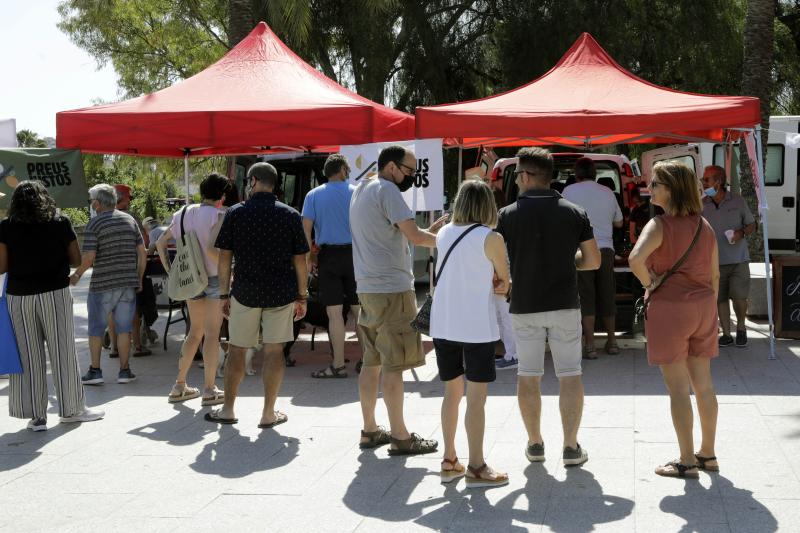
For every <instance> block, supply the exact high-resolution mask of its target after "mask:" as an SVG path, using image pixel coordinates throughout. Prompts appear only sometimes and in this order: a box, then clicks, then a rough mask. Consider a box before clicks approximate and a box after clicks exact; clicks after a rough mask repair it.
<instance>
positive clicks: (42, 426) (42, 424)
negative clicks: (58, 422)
mask: <svg viewBox="0 0 800 533" xmlns="http://www.w3.org/2000/svg"><path fill="white" fill-rule="evenodd" d="M28 429H30V430H31V431H47V419H46V418H32V419H31V420H30V422H28Z"/></svg>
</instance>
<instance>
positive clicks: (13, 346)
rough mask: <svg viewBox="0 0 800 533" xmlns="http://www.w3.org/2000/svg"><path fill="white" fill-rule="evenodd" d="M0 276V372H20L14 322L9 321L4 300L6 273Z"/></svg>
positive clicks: (20, 364) (6, 281)
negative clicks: (0, 283)
mask: <svg viewBox="0 0 800 533" xmlns="http://www.w3.org/2000/svg"><path fill="white" fill-rule="evenodd" d="M0 278H2V285H0V374H22V363H21V362H20V359H19V348H18V347H17V337H16V335H15V334H14V324H13V323H12V322H11V316H10V314H9V312H8V303H7V301H6V286H7V283H8V274H5V275H3V276H0Z"/></svg>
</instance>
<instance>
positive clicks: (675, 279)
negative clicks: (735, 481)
mask: <svg viewBox="0 0 800 533" xmlns="http://www.w3.org/2000/svg"><path fill="white" fill-rule="evenodd" d="M649 187H650V191H651V194H652V202H653V203H654V204H655V205H658V206H661V207H662V208H664V211H665V213H666V214H665V215H661V216H658V217H655V218H653V219H652V220H650V222H648V223H647V225H646V226H645V228H644V230H643V231H642V234H641V236H640V237H639V240H638V241H637V242H636V247H635V248H634V249H633V251H632V252H631V254H630V257H629V258H628V261H629V264H630V267H631V270H632V271H633V273H634V274H635V275H636V277H637V278H639V281H641V282H642V285H643V286H644V287H645V288H646V289H647V296H648V297H649V296H650V295H651V293H652V298H651V299H650V303H649V307H648V310H647V313H646V318H645V333H646V334H647V360H648V362H649V363H650V364H651V365H659V367H660V368H661V373H662V375H663V377H664V383H665V384H666V385H667V390H668V391H669V396H670V408H671V411H672V423H673V425H674V426H675V432H676V433H677V435H678V445H679V447H680V458H679V459H676V460H674V461H670V462H669V463H667V464H665V465H663V466H659V467H658V468H656V474H658V475H661V476H671V477H698V469H704V470H713V471H717V470H719V465H718V464H717V461H716V457H715V455H714V454H715V452H714V439H715V435H716V430H717V396H716V393H715V392H714V384H713V382H712V380H711V359H712V358H714V357H716V356H717V355H719V346H718V343H717V303H716V302H717V291H718V290H719V266H718V265H719V262H718V258H717V242H716V238H715V236H714V230H713V229H712V228H711V226H709V224H708V222H706V221H705V219H703V218H702V217H701V216H700V213H702V211H703V207H702V202H701V200H700V191H699V185H698V181H697V176H695V174H694V172H693V171H692V170H691V169H690V168H689V167H687V166H686V165H684V164H682V163H674V162H669V163H658V164H657V165H656V166H655V167H654V168H653V177H652V179H651V181H650V185H649ZM698 225H700V233H699V235H698V237H697V241H696V242H695V244H694V246H693V247H692V249H691V251H689V253H688V255H687V256H686V260H685V261H684V262H683V264H681V265H680V266H679V268H678V269H677V270H676V272H675V273H674V274H673V275H672V276H670V277H669V278H668V279H666V280H664V274H665V273H666V272H667V271H669V270H670V269H671V268H673V266H674V265H675V264H676V263H677V262H678V261H679V260H680V258H681V257H682V256H683V255H684V253H685V252H686V250H687V249H689V246H690V244H691V243H692V241H693V239H694V236H695V233H696V231H697V228H698ZM662 280H664V285H663V286H661V287H659V285H660V284H661V282H662ZM656 287H658V290H657V291H655V290H654V289H655V288H656ZM690 385H691V388H692V390H693V391H694V394H695V398H696V400H697V410H698V414H699V416H700V427H701V428H702V433H703V436H702V441H701V445H700V450H699V451H698V452H697V453H696V454H695V453H694V442H693V436H692V423H693V420H692V416H693V415H692V401H691V397H690V394H689V386H690Z"/></svg>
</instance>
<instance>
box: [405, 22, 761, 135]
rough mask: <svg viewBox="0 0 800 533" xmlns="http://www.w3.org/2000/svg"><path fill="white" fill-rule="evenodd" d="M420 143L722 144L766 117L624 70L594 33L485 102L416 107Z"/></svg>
mask: <svg viewBox="0 0 800 533" xmlns="http://www.w3.org/2000/svg"><path fill="white" fill-rule="evenodd" d="M416 117H417V138H432V137H445V138H448V137H450V138H455V140H456V143H455V144H458V145H460V146H463V147H474V146H479V145H489V146H518V145H534V144H538V145H552V144H559V145H567V146H570V145H572V146H584V147H586V148H588V147H591V146H594V145H600V144H620V143H670V142H675V141H676V140H679V141H687V140H688V141H706V140H716V141H722V140H725V139H724V135H725V133H724V131H723V130H725V129H728V128H747V129H750V128H752V127H753V126H754V125H756V124H758V123H759V122H760V120H761V116H760V113H759V102H758V99H757V98H751V97H746V96H707V95H701V94H693V93H684V92H680V91H675V90H672V89H667V88H664V87H659V86H657V85H653V84H652V83H649V82H647V81H645V80H642V79H641V78H637V77H636V76H634V75H633V74H631V73H630V72H628V71H626V70H625V69H623V68H622V67H621V66H620V65H618V64H617V63H616V62H615V61H614V60H613V59H612V58H611V56H609V55H608V53H607V52H606V51H605V50H603V48H601V47H600V45H599V44H598V43H597V41H595V40H594V38H592V36H591V35H589V34H588V33H584V34H582V35H581V36H580V37H579V38H578V40H577V41H575V44H573V45H572V47H571V48H570V49H569V50H568V51H567V53H566V54H564V56H563V57H562V58H561V60H560V61H559V62H558V63H557V64H556V66H555V67H553V68H552V69H550V70H549V71H548V72H547V73H545V74H544V75H543V76H542V77H540V78H538V79H536V80H534V81H532V82H530V83H529V84H527V85H523V86H522V87H519V88H517V89H514V90H511V91H508V92H506V93H502V94H498V95H495V96H490V97H488V98H484V99H482V100H473V101H469V102H460V103H456V104H444V105H438V106H429V107H418V108H417V109H416Z"/></svg>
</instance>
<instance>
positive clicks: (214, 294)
mask: <svg viewBox="0 0 800 533" xmlns="http://www.w3.org/2000/svg"><path fill="white" fill-rule="evenodd" d="M203 298H214V299H215V300H219V276H211V277H210V278H208V285H206V288H205V289H203V291H202V292H201V293H200V294H198V295H197V296H195V297H193V298H192V300H202V299H203Z"/></svg>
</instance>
